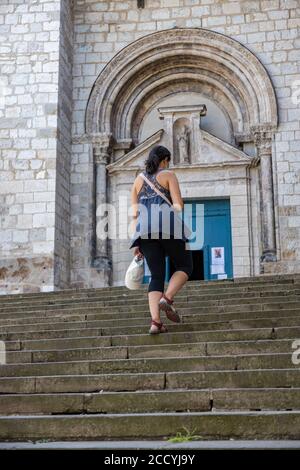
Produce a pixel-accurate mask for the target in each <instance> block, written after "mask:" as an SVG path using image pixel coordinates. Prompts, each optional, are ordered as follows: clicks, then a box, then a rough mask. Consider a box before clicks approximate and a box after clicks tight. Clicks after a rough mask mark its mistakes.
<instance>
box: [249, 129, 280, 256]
mask: <svg viewBox="0 0 300 470" xmlns="http://www.w3.org/2000/svg"><path fill="white" fill-rule="evenodd" d="M251 130H252V133H253V137H254V142H255V145H256V150H257V156H256V160H257V161H259V162H260V171H259V174H260V197H261V208H262V211H261V228H262V234H261V236H262V256H261V258H260V260H261V261H266V262H272V261H276V260H277V258H276V236H275V212H274V191H273V172H272V139H273V135H274V131H275V129H274V128H273V127H272V126H254V127H253V128H252V129H251Z"/></svg>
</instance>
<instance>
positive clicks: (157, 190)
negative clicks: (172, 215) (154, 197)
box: [139, 173, 172, 206]
mask: <svg viewBox="0 0 300 470" xmlns="http://www.w3.org/2000/svg"><path fill="white" fill-rule="evenodd" d="M139 176H141V177H142V178H143V180H144V181H146V183H147V184H148V185H149V186H150V188H152V189H153V191H155V192H156V193H157V194H159V195H160V196H161V197H162V198H163V199H164V200H165V201H166V202H167V203H168V204H169V206H172V204H171V202H170V201H169V199H168V198H167V197H166V196H165V195H164V194H163V193H162V192H161V191H160V190H159V189H157V188H156V186H154V184H153V183H151V181H149V180H148V178H147V177H146V176H145V175H144V174H143V173H140V175H139Z"/></svg>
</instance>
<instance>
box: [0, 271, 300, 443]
mask: <svg viewBox="0 0 300 470" xmlns="http://www.w3.org/2000/svg"><path fill="white" fill-rule="evenodd" d="M176 305H177V306H178V309H179V310H180V313H181V316H182V323H180V324H172V323H170V322H168V321H166V323H167V324H168V327H169V333H166V334H161V335H157V336H150V335H149V334H148V329H149V324H150V316H149V311H148V304H147V292H146V287H144V288H143V289H141V290H140V291H128V290H127V289H126V288H125V287H115V288H105V289H89V290H69V291H61V292H55V293H47V294H46V293H45V294H23V295H10V296H2V297H1V298H0V340H2V341H5V344H6V350H7V354H6V356H7V364H6V365H1V366H0V393H1V397H0V415H1V416H0V441H2V442H4V441H11V442H15V441H23V442H24V441H45V440H46V441H96V440H102V441H103V440H117V439H118V440H166V439H169V438H171V437H175V436H176V435H177V434H178V433H180V434H181V435H182V436H185V435H189V436H193V437H194V438H195V439H198V440H211V439H213V440H222V439H224V440H227V439H288V440H292V439H293V440H294V439H300V365H294V364H293V362H292V353H293V349H292V343H293V341H294V340H295V339H298V338H300V274H299V275H296V274H295V275H277V276H260V277H252V278H239V279H236V280H222V281H211V282H205V281H201V282H199V281H192V282H188V283H187V285H186V286H185V287H184V288H183V289H182V291H181V292H180V293H179V294H178V296H177V297H176Z"/></svg>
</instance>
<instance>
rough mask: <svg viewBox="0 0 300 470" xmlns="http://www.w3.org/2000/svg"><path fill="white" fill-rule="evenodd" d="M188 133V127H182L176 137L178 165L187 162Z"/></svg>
mask: <svg viewBox="0 0 300 470" xmlns="http://www.w3.org/2000/svg"><path fill="white" fill-rule="evenodd" d="M190 133H191V131H190V129H189V128H188V126H183V127H182V128H181V131H180V132H179V133H178V134H177V136H176V138H177V142H178V149H179V163H187V162H189V147H190V145H189V141H190Z"/></svg>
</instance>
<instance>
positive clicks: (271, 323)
mask: <svg viewBox="0 0 300 470" xmlns="http://www.w3.org/2000/svg"><path fill="white" fill-rule="evenodd" d="M101 326H102V328H101ZM276 326H300V318H299V316H295V317H294V316H292V317H276V318H255V319H249V318H245V319H240V320H227V321H212V322H203V321H202V322H199V321H194V322H190V323H186V322H182V323H179V324H174V323H171V322H168V326H167V327H168V331H169V332H170V333H172V332H181V331H203V330H214V329H219V330H221V329H229V328H232V329H243V328H267V327H276ZM97 327H98V328H101V335H102V336H110V335H112V336H114V335H120V334H124V335H125V334H132V335H134V334H145V333H146V332H147V331H148V330H149V325H147V324H146V322H145V321H144V320H143V321H141V322H140V323H139V324H135V325H127V326H110V327H107V326H103V323H102V321H101V320H93V321H85V322H73V323H53V324H48V323H47V324H42V325H24V326H23V331H21V330H19V328H20V327H19V326H18V327H14V326H13V327H9V328H7V329H2V331H1V333H0V338H4V337H5V335H8V336H10V335H11V334H15V335H17V336H18V335H19V333H20V334H24V333H25V332H29V333H33V332H37V333H38V334H39V333H45V332H48V331H49V332H51V331H59V330H62V331H68V330H70V331H73V330H75V331H76V330H80V331H84V330H86V329H91V328H97Z"/></svg>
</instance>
